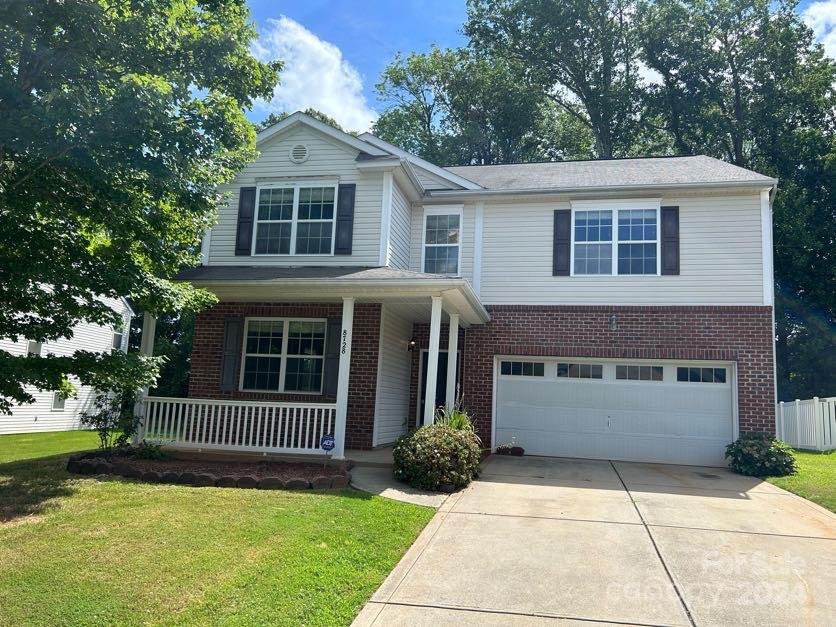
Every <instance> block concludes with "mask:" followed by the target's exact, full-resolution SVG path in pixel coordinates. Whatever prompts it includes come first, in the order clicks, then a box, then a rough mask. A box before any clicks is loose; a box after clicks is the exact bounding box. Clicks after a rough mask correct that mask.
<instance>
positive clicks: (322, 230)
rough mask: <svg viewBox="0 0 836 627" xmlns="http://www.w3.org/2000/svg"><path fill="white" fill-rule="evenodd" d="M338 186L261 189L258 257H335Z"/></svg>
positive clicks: (257, 225) (288, 186)
mask: <svg viewBox="0 0 836 627" xmlns="http://www.w3.org/2000/svg"><path fill="white" fill-rule="evenodd" d="M336 201H337V186H336V185H333V184H328V185H321V184H320V185H313V184H306V185H281V186H271V187H260V188H259V189H258V201H257V206H256V216H255V217H256V219H255V225H254V228H255V236H254V237H253V242H254V249H253V254H255V255H332V254H333V253H334V227H335V220H334V214H335V211H336V209H335V208H336Z"/></svg>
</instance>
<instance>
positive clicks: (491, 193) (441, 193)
mask: <svg viewBox="0 0 836 627" xmlns="http://www.w3.org/2000/svg"><path fill="white" fill-rule="evenodd" d="M777 182H778V181H777V179H766V180H760V181H720V182H714V183H687V184H685V183H660V184H656V185H601V186H596V187H549V188H531V189H475V190H469V189H449V190H448V189H441V190H430V191H427V193H426V196H427V197H426V199H425V200H427V201H431V200H440V201H441V200H443V201H444V202H451V201H453V200H460V201H462V202H464V201H466V200H471V199H478V198H495V197H503V196H507V197H513V196H547V195H551V196H565V195H567V194H572V195H584V196H591V195H595V194H618V193H624V192H632V193H636V192H654V191H669V190H682V191H686V190H689V191H692V190H701V189H711V190H715V189H752V190H760V189H762V188H763V186H764V184H767V185H773V186H774V185H776V184H777Z"/></svg>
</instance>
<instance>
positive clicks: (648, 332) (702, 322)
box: [410, 305, 775, 443]
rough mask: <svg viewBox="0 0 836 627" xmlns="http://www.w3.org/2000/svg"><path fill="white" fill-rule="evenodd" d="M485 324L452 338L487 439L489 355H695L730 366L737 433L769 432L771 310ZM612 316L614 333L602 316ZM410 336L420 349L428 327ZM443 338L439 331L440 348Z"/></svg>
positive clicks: (658, 311)
mask: <svg viewBox="0 0 836 627" xmlns="http://www.w3.org/2000/svg"><path fill="white" fill-rule="evenodd" d="M487 309H488V311H489V312H490V314H491V321H490V322H489V323H488V324H485V325H474V326H472V327H470V328H469V329H467V331H466V333H464V334H463V335H462V336H460V339H459V347H460V348H461V350H462V359H463V364H462V365H463V372H462V379H463V381H462V385H461V393H462V397H463V405H464V406H465V407H466V408H467V409H468V411H470V412H471V414H472V415H473V417H474V418H475V420H476V426H477V429H478V432H479V435H480V437H481V438H482V441H483V442H485V443H490V442H491V411H492V407H491V404H492V398H493V367H494V356H496V355H525V356H561V357H598V358H602V359H603V358H607V359H619V358H628V359H629V358H633V359H682V360H688V359H695V360H706V361H733V362H736V363H737V389H738V399H737V400H738V415H739V420H740V431H741V433H743V432H747V431H749V432H751V431H764V432H768V433H774V431H775V406H774V402H773V401H774V387H773V385H774V371H773V360H772V347H773V343H772V339H773V338H772V309H771V307H636V306H634V307H628V306H619V307H609V306H574V305H573V306H527V305H496V306H489V307H488V308H487ZM613 315H615V316H617V318H618V320H617V330H611V329H610V317H611V316H613ZM413 334H414V337H415V339H416V340H417V342H418V347H419V348H426V347H427V345H428V339H429V325H426V324H420V325H419V324H416V325H415V326H414V333H413ZM446 343H447V330H446V328H444V329H442V333H441V347H442V348H443V347H444V346H445V345H446ZM419 355H420V351H417V350H416V351H415V353H414V355H413V360H412V385H411V389H410V420H412V419H414V417H415V415H416V407H417V397H418V368H419Z"/></svg>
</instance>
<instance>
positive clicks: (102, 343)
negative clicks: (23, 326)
mask: <svg viewBox="0 0 836 627" xmlns="http://www.w3.org/2000/svg"><path fill="white" fill-rule="evenodd" d="M102 300H103V301H104V302H105V303H107V305H108V306H109V307H110V308H111V309H113V310H114V311H116V312H118V313H119V315H120V316H121V317H122V326H121V327H119V328H114V327H111V326H100V325H97V324H93V323H89V322H84V323H81V324H79V325H77V326H76V327H75V328H74V329H73V337H72V338H70V339H62V340H58V341H56V342H44V343H39V342H34V341H26V340H21V341H18V342H12V341H11V340H5V339H0V350H3V351H6V352H8V353H11V354H12V355H25V354H27V353H30V354H36V355H50V354H52V355H58V356H62V355H72V354H73V353H74V352H75V351H77V350H88V351H97V352H105V351H110V350H121V351H123V352H127V350H128V333H129V331H130V328H131V318H132V317H133V315H134V312H133V310H132V309H131V306H130V305H129V304H128V302H127V301H126V300H125V299H124V298H118V299H117V298H102ZM70 381H72V382H73V384H74V385H75V386H76V390H77V391H78V396H77V397H76V398H66V399H64V398H61V396H60V395H59V394H58V393H57V392H45V391H41V390H36V389H33V388H27V391H29V392H30V393H31V394H32V395H33V396H34V397H35V402H34V403H30V404H25V405H17V406H15V407H14V409H13V410H12V415H11V416H9V415H5V414H0V434H4V433H31V432H37V431H69V430H71V429H78V428H80V427H81V423H80V420H79V419H80V417H81V414H83V413H84V412H85V411H87V410H89V409H91V408H92V404H93V400H94V390H93V388H91V387H90V386H86V385H80V384H79V382H78V381H77V380H75V379H73V378H72V377H71V378H70Z"/></svg>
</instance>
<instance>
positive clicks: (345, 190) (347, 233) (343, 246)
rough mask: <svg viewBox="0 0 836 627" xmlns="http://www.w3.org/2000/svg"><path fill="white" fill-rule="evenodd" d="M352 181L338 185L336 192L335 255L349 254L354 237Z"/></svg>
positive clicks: (354, 187) (353, 188) (355, 189)
mask: <svg viewBox="0 0 836 627" xmlns="http://www.w3.org/2000/svg"><path fill="white" fill-rule="evenodd" d="M356 192H357V186H356V185H355V184H354V183H348V184H345V185H340V187H339V191H338V192H337V240H336V242H334V254H335V255H350V254H351V242H352V239H353V238H354V196H355V194H356Z"/></svg>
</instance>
